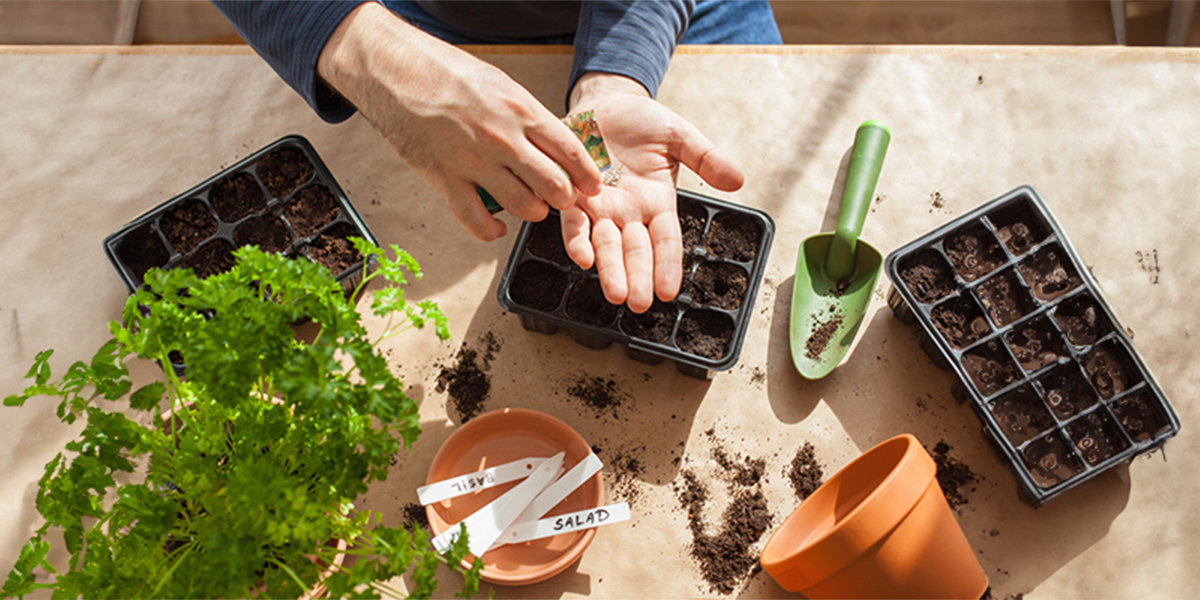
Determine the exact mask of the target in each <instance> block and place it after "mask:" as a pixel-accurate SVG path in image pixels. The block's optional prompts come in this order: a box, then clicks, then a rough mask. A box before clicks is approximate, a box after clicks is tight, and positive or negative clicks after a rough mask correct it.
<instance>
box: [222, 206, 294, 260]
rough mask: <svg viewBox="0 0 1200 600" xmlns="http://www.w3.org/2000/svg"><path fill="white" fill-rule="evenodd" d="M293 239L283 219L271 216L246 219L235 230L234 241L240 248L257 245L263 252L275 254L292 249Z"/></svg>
mask: <svg viewBox="0 0 1200 600" xmlns="http://www.w3.org/2000/svg"><path fill="white" fill-rule="evenodd" d="M292 239H293V238H292V233H291V232H290V231H288V228H287V225H286V224H285V223H284V222H283V219H280V218H279V217H277V216H275V215H270V214H267V215H261V216H258V217H251V218H249V219H246V220H245V221H242V223H241V224H239V225H238V226H237V229H234V230H233V240H234V241H235V242H237V245H238V246H249V245H255V246H258V249H259V250H262V251H263V252H272V253H275V254H281V253H283V252H285V251H287V250H288V249H290V248H291V246H292Z"/></svg>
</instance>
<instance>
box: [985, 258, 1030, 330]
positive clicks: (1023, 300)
mask: <svg viewBox="0 0 1200 600" xmlns="http://www.w3.org/2000/svg"><path fill="white" fill-rule="evenodd" d="M975 297H976V298H978V299H979V303H980V304H982V305H983V308H984V310H986V311H987V313H988V315H990V316H991V317H992V322H994V323H995V324H996V325H997V326H998V327H1003V326H1005V325H1008V324H1010V323H1013V322H1015V321H1017V320H1018V319H1020V318H1021V317H1023V316H1025V315H1027V314H1029V313H1031V312H1033V311H1034V309H1036V308H1037V306H1036V305H1035V304H1034V303H1033V299H1032V298H1030V297H1029V290H1028V289H1026V288H1025V286H1024V285H1023V284H1022V283H1021V282H1020V280H1018V279H1017V276H1016V274H1015V273H1013V271H1012V270H1008V271H1003V272H1001V273H997V274H995V275H993V276H991V277H989V278H988V279H987V280H986V281H984V282H983V283H980V284H979V287H977V288H975Z"/></svg>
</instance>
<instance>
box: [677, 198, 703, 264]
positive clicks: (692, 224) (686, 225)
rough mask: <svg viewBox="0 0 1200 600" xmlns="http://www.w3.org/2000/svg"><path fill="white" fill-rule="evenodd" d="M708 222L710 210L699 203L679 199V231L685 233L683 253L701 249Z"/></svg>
mask: <svg viewBox="0 0 1200 600" xmlns="http://www.w3.org/2000/svg"><path fill="white" fill-rule="evenodd" d="M707 222H708V210H707V209H705V208H704V206H702V205H700V204H699V203H697V202H692V201H690V200H687V199H684V198H680V199H679V229H680V231H681V232H682V233H683V251H684V252H687V251H689V250H693V249H696V248H699V247H700V244H701V242H703V241H704V226H705V225H706V224H707Z"/></svg>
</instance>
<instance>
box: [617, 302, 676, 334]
mask: <svg viewBox="0 0 1200 600" xmlns="http://www.w3.org/2000/svg"><path fill="white" fill-rule="evenodd" d="M678 316H679V308H678V307H676V305H675V304H674V303H671V302H662V301H661V300H659V299H658V298H655V299H654V303H653V304H651V305H650V309H649V310H647V311H646V312H644V313H641V314H638V313H635V312H633V311H631V310H627V311H625V314H623V315H621V331H624V332H625V333H627V334H629V335H631V336H633V337H635V338H637V339H639V340H646V341H647V342H655V343H663V342H666V341H667V340H669V339H670V338H671V331H672V330H674V329H675V319H676V318H677V317H678Z"/></svg>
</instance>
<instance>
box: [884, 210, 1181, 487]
mask: <svg viewBox="0 0 1200 600" xmlns="http://www.w3.org/2000/svg"><path fill="white" fill-rule="evenodd" d="M884 268H885V270H886V272H887V275H888V277H889V278H890V279H891V281H892V289H891V291H890V292H889V294H888V304H889V305H890V306H891V308H892V310H893V312H894V313H895V315H896V316H897V317H898V318H899V319H900V320H902V321H905V322H908V323H911V322H913V321H916V322H917V323H919V324H920V325H921V329H922V336H921V337H922V340H921V347H922V349H924V350H925V353H926V354H927V355H928V356H929V357H930V358H931V359H932V360H933V361H934V363H936V364H937V365H938V366H939V367H942V368H948V369H950V370H951V371H953V372H954V374H955V375H956V376H957V380H956V381H955V383H954V385H953V393H954V396H955V397H956V398H958V399H959V400H960V401H966V402H970V404H971V406H972V408H974V409H975V412H976V414H977V415H978V416H979V418H980V419H981V420H982V421H983V429H984V432H985V433H986V434H987V435H988V437H989V438H990V439H991V440H992V442H993V443H994V445H995V446H996V448H997V449H998V451H999V453H1000V454H1001V455H1002V456H1003V457H1004V458H1005V459H1006V460H1007V461H1008V462H1009V464H1010V465H1011V467H1012V469H1013V472H1014V474H1015V475H1016V479H1017V482H1018V487H1019V490H1020V492H1021V497H1022V498H1023V499H1024V500H1025V501H1026V502H1027V503H1029V504H1032V505H1034V506H1037V505H1040V504H1042V503H1043V502H1045V501H1047V500H1049V499H1050V498H1053V497H1055V496H1057V495H1059V494H1061V493H1062V492H1064V491H1066V490H1068V489H1071V488H1073V487H1075V486H1077V485H1079V484H1080V483H1082V482H1083V481H1086V480H1088V479H1091V478H1092V477H1095V476H1096V475H1098V474H1099V473H1101V472H1102V471H1104V470H1105V469H1108V468H1109V467H1112V466H1113V465H1116V464H1118V463H1121V462H1123V461H1126V460H1129V459H1131V458H1133V457H1134V456H1137V455H1139V454H1142V453H1144V452H1148V451H1151V450H1153V449H1155V448H1158V447H1160V446H1162V445H1163V444H1164V443H1165V442H1166V440H1167V439H1168V438H1170V437H1172V436H1174V435H1175V434H1177V433H1178V432H1179V427H1180V425H1179V418H1178V416H1176V414H1175V410H1174V409H1173V408H1172V407H1171V404H1170V402H1169V401H1168V400H1167V398H1166V396H1165V395H1164V394H1163V392H1162V390H1161V389H1160V388H1159V386H1158V383H1157V382H1156V381H1155V379H1154V376H1153V375H1152V374H1151V373H1150V370H1149V369H1147V368H1146V365H1145V362H1144V361H1143V360H1142V358H1141V356H1140V355H1139V354H1138V352H1137V349H1136V348H1135V347H1134V345H1133V341H1132V340H1131V339H1130V338H1129V336H1128V334H1126V332H1125V329H1124V328H1123V327H1121V324H1120V323H1119V322H1118V321H1117V319H1116V317H1115V316H1114V315H1113V312H1112V310H1111V308H1109V305H1108V301H1107V300H1106V299H1105V297H1104V294H1103V293H1102V292H1101V291H1100V287H1099V285H1097V283H1096V281H1095V279H1094V278H1093V277H1092V274H1091V272H1090V271H1089V270H1088V269H1087V266H1086V265H1085V264H1084V263H1083V261H1081V260H1080V259H1079V255H1078V253H1077V252H1076V251H1075V249H1074V247H1073V246H1072V245H1071V242H1070V240H1068V239H1067V236H1066V235H1065V234H1064V233H1063V230H1062V228H1061V227H1060V226H1059V224H1058V221H1057V220H1055V218H1054V215H1052V214H1051V213H1050V210H1049V209H1048V208H1047V207H1046V203H1045V201H1043V200H1042V198H1041V196H1039V195H1038V193H1037V191H1036V190H1034V189H1033V188H1032V187H1029V186H1023V187H1020V188H1017V189H1015V190H1013V191H1011V192H1009V193H1007V194H1005V195H1003V196H1000V197H999V198H996V199H994V200H992V201H990V202H988V203H986V204H984V205H982V206H980V207H978V208H976V209H975V210H973V211H971V212H970V213H968V214H966V215H963V216H962V217H959V218H957V219H955V220H953V221H951V222H949V223H947V224H945V225H943V226H942V227H940V228H938V229H936V230H934V231H933V232H931V233H929V234H927V235H924V236H922V237H920V238H918V239H917V240H915V241H913V242H911V243H909V244H908V245H906V246H904V247H902V248H900V249H898V250H896V251H895V252H892V253H891V254H889V255H888V257H887V259H886V261H885V264H884Z"/></svg>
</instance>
